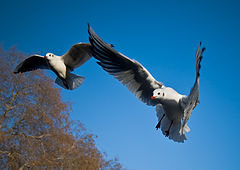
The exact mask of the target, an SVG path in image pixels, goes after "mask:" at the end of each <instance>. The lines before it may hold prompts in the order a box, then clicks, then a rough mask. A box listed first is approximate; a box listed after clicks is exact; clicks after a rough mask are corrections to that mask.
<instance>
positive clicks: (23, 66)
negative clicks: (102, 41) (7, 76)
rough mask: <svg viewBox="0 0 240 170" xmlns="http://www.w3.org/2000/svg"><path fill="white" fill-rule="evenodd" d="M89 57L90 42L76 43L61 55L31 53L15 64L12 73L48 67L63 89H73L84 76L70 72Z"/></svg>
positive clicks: (90, 55)
mask: <svg viewBox="0 0 240 170" xmlns="http://www.w3.org/2000/svg"><path fill="white" fill-rule="evenodd" d="M91 57H92V52H91V44H89V43H78V44H75V45H73V46H72V47H71V48H70V50H69V51H68V52H67V53H65V54H64V55H62V56H57V55H55V54H53V53H47V54H46V55H45V56H41V55H31V56H30V57H28V58H27V59H25V60H24V61H23V62H21V63H20V64H18V65H17V67H16V68H15V70H14V73H15V74H17V73H23V72H27V71H32V70H36V69H50V70H52V71H53V72H54V73H55V74H56V75H57V79H56V80H55V83H57V84H58V85H59V86H61V87H63V88H65V89H68V90H73V89H75V88H77V87H79V86H80V85H81V84H82V83H83V81H84V77H82V76H79V75H75V74H72V73H70V72H71V71H73V70H74V69H75V68H77V67H79V66H81V65H82V64H84V63H85V62H87V61H88V60H89V59H90V58H91Z"/></svg>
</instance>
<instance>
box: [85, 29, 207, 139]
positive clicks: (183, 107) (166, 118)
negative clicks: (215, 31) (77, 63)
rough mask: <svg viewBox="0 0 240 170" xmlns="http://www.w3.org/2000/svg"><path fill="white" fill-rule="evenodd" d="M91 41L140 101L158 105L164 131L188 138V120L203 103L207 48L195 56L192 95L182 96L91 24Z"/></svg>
mask: <svg viewBox="0 0 240 170" xmlns="http://www.w3.org/2000/svg"><path fill="white" fill-rule="evenodd" d="M88 33H89V40H90V43H91V45H92V47H93V48H92V52H93V56H94V57H95V58H96V59H97V60H98V62H97V63H98V64H99V65H100V66H101V67H102V68H103V69H104V70H105V71H107V72H108V73H109V74H111V75H113V76H114V77H115V78H116V79H118V80H119V81H120V82H121V83H122V84H123V85H125V86H126V87H127V88H128V89H129V90H130V91H131V92H132V93H133V94H134V95H135V96H136V97H137V98H138V99H139V100H141V101H142V102H144V103H145V104H147V105H152V106H156V112H157V117H158V123H157V125H156V128H157V129H159V128H161V130H162V133H163V134H164V135H165V136H167V137H169V139H172V140H174V141H176V142H184V141H185V140H186V136H185V133H187V132H189V131H190V129H189V127H188V126H187V121H188V119H189V117H190V115H191V113H192V111H193V109H194V108H195V107H196V105H197V104H198V103H199V100H198V96H199V76H200V74H199V70H200V62H201V60H202V52H203V51H204V50H205V48H200V46H201V42H200V44H199V46H198V48H197V52H196V56H195V67H196V80H195V83H194V86H193V88H192V89H191V91H190V94H189V95H188V96H186V95H181V94H179V93H178V92H176V91H175V90H174V89H172V88H171V87H166V86H164V85H163V83H162V82H159V81H157V80H155V79H154V78H153V76H152V75H151V74H150V73H149V72H148V71H147V69H146V68H144V67H143V66H142V65H141V64H140V63H139V62H137V61H136V60H134V59H130V58H128V57H126V56H125V55H123V54H121V53H119V52H117V51H116V50H114V49H113V48H112V47H110V46H108V45H107V44H106V43H105V42H104V41H103V40H102V39H101V38H100V37H99V36H98V35H97V34H96V33H95V32H94V30H93V29H92V28H91V27H90V26H88Z"/></svg>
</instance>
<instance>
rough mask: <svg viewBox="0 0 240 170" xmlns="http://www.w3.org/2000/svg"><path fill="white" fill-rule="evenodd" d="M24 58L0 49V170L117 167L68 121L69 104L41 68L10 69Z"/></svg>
mask: <svg viewBox="0 0 240 170" xmlns="http://www.w3.org/2000/svg"><path fill="white" fill-rule="evenodd" d="M24 58H26V56H25V55H24V54H23V53H21V52H18V51H17V50H16V49H15V48H11V49H10V50H9V51H4V50H3V48H2V47H0V63H1V67H0V80H1V84H0V169H28V168H29V169H80V170H81V169H83V170H88V169H90V170H95V169H109V170H112V169H122V166H121V164H120V163H118V161H117V160H115V159H114V160H106V159H105V157H104V156H103V154H102V153H101V152H100V151H99V150H98V149H97V148H96V146H95V142H94V136H93V135H92V134H89V133H88V132H87V130H86V129H85V128H84V127H83V126H82V124H81V122H79V121H73V120H71V119H70V116H69V112H70V111H71V107H70V105H69V104H67V103H66V102H63V101H62V100H61V96H60V89H58V88H55V87H54V85H53V80H51V79H49V78H48V76H46V74H45V72H44V71H42V70H37V71H32V72H28V73H24V74H18V75H14V74H13V73H12V72H13V69H14V68H15V66H16V65H17V63H19V62H20V61H22V60H23V59H24Z"/></svg>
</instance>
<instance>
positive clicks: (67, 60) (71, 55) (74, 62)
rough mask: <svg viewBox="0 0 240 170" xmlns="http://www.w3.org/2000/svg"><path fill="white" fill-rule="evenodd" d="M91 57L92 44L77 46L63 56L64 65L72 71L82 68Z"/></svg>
mask: <svg viewBox="0 0 240 170" xmlns="http://www.w3.org/2000/svg"><path fill="white" fill-rule="evenodd" d="M91 57H92V54H91V44H89V43H78V44H75V45H73V46H72V47H71V48H70V49H69V50H68V52H66V53H65V54H64V55H63V56H62V58H63V60H64V64H65V65H67V66H68V67H69V68H70V69H71V70H73V69H75V68H77V67H79V66H81V65H82V64H84V63H85V62H87V61H88V60H89V59H90V58H91Z"/></svg>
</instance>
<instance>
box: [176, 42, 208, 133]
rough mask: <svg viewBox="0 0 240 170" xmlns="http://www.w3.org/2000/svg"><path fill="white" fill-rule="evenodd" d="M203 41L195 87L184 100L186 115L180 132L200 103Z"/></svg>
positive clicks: (196, 65) (199, 52)
mask: <svg viewBox="0 0 240 170" xmlns="http://www.w3.org/2000/svg"><path fill="white" fill-rule="evenodd" d="M200 46H201V42H200V43H199V45H198V48H197V52H196V56H195V67H196V80H195V83H194V86H193V88H192V89H191V91H190V94H189V95H188V96H187V98H186V99H185V100H183V102H184V105H185V106H184V107H183V108H184V116H183V119H182V125H181V130H180V133H181V134H183V133H184V126H185V125H186V124H187V121H188V119H189V118H190V116H191V114H192V111H193V109H194V108H195V107H196V106H197V104H198V103H199V100H198V97H199V77H200V74H199V70H200V68H201V65H200V63H201V60H202V53H203V52H204V50H205V48H202V49H200Z"/></svg>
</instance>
